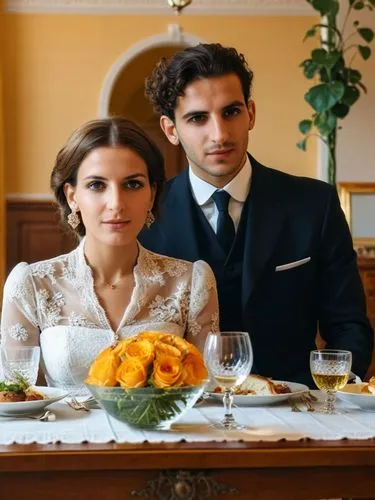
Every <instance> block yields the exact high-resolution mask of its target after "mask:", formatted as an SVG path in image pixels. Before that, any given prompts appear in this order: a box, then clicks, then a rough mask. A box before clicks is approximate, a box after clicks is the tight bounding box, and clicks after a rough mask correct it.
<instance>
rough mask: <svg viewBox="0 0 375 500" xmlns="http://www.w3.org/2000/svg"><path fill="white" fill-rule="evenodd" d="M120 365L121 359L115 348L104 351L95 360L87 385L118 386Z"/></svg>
mask: <svg viewBox="0 0 375 500" xmlns="http://www.w3.org/2000/svg"><path fill="white" fill-rule="evenodd" d="M119 365H120V359H119V357H118V356H117V355H116V353H115V352H114V350H113V347H112V346H111V347H107V348H106V349H104V350H103V351H102V352H101V353H100V354H99V355H98V357H97V358H96V359H95V361H94V362H93V364H92V365H91V367H90V370H89V374H88V377H87V378H86V380H85V382H86V384H92V385H103V386H106V387H113V386H115V385H117V384H116V372H117V369H118V367H119Z"/></svg>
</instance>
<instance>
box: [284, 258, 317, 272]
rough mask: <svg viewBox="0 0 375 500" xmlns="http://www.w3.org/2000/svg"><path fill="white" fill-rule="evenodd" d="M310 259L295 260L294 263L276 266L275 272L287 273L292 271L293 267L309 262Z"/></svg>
mask: <svg viewBox="0 0 375 500" xmlns="http://www.w3.org/2000/svg"><path fill="white" fill-rule="evenodd" d="M310 260H311V257H306V258H305V259H301V260H295V261H294V262H289V263H288V264H282V265H281V266H276V267H275V271H276V272H278V271H287V270H288V269H293V267H299V266H303V264H307V263H308V262H310Z"/></svg>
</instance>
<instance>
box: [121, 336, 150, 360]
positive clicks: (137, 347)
mask: <svg viewBox="0 0 375 500" xmlns="http://www.w3.org/2000/svg"><path fill="white" fill-rule="evenodd" d="M124 355H125V356H126V357H127V358H136V359H138V360H139V361H140V362H141V363H143V364H144V365H145V366H148V365H149V364H150V363H152V362H153V361H154V357H155V352H154V346H153V345H152V343H151V342H150V341H149V340H137V341H136V342H132V343H130V344H128V345H127V346H126V348H125V349H124Z"/></svg>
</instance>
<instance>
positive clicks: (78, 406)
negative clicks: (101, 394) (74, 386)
mask: <svg viewBox="0 0 375 500" xmlns="http://www.w3.org/2000/svg"><path fill="white" fill-rule="evenodd" d="M93 399H94V398H89V399H86V400H85V401H78V399H76V398H75V397H72V399H71V400H70V401H67V402H66V404H67V405H68V406H70V408H72V409H73V410H77V411H79V410H83V411H90V408H89V407H88V402H89V400H93Z"/></svg>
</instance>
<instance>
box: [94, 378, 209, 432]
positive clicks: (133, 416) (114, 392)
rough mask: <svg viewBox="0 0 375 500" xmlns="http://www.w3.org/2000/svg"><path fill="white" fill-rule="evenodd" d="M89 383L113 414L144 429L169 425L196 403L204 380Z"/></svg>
mask: <svg viewBox="0 0 375 500" xmlns="http://www.w3.org/2000/svg"><path fill="white" fill-rule="evenodd" d="M86 386H87V388H88V389H89V391H90V392H91V394H92V395H93V396H94V398H95V399H96V400H97V401H98V403H99V404H100V406H101V407H102V408H103V409H104V410H105V411H106V412H108V413H109V415H111V417H114V418H116V419H117V420H120V421H121V422H125V423H127V424H129V425H131V426H133V427H139V428H142V429H168V428H169V427H170V425H171V424H173V423H174V422H176V421H177V420H178V419H179V418H180V417H182V415H184V413H186V412H187V410H189V409H190V408H192V407H193V406H194V404H195V403H196V401H197V399H198V398H199V397H200V396H201V395H202V393H203V390H204V387H205V383H203V384H201V385H197V386H189V387H171V388H169V389H156V388H154V387H142V388H139V389H123V388H122V387H103V386H98V385H90V384H86Z"/></svg>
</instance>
